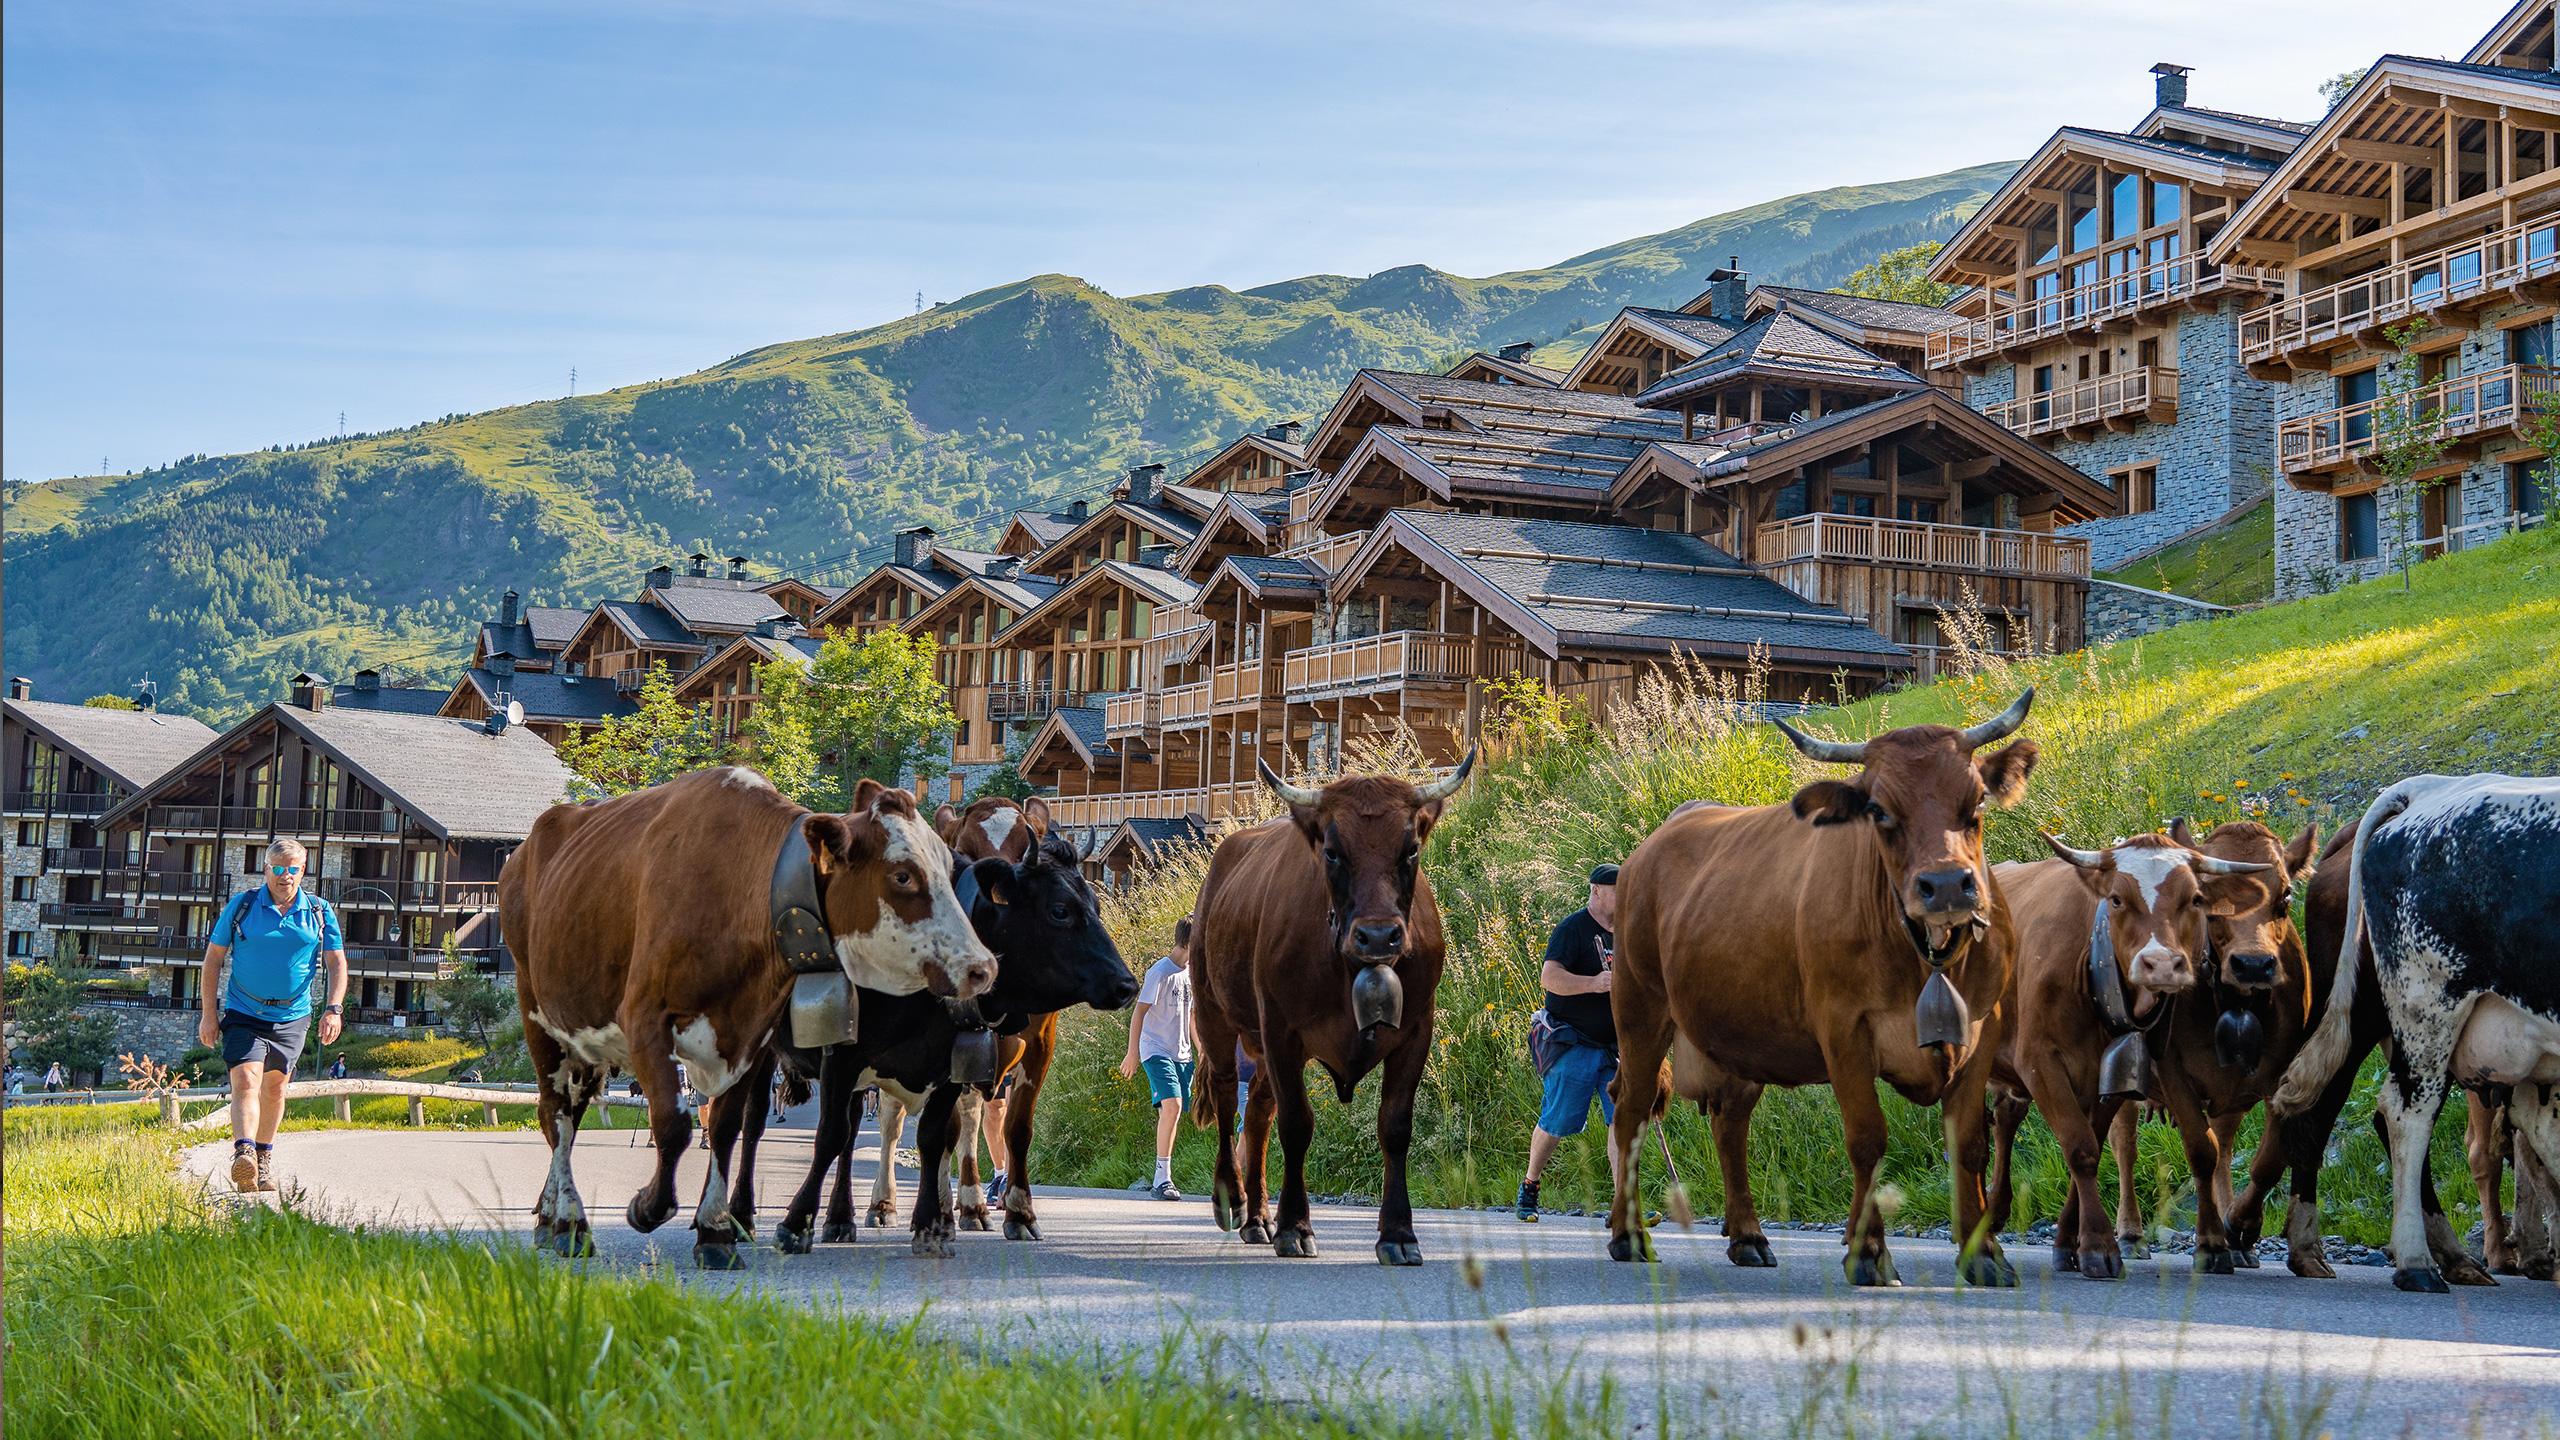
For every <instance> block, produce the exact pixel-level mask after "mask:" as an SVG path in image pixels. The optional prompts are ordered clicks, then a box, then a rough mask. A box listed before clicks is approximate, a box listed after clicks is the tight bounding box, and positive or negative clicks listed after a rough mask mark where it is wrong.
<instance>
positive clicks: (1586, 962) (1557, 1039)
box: [1512, 865, 1618, 1221]
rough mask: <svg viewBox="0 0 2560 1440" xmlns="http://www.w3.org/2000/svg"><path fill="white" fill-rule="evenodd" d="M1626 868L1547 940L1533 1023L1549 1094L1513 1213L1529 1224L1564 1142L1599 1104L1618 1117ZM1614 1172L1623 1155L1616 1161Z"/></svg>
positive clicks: (1603, 1117)
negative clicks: (1618, 974) (1616, 971)
mask: <svg viewBox="0 0 2560 1440" xmlns="http://www.w3.org/2000/svg"><path fill="white" fill-rule="evenodd" d="M1617 910H1618V867H1617V866H1615V865H1603V866H1600V867H1599V868H1598V869H1596V870H1593V871H1592V872H1591V894H1590V899H1589V901H1588V903H1586V904H1585V905H1584V906H1583V907H1582V908H1581V909H1579V910H1576V911H1574V912H1573V913H1572V914H1570V915H1567V916H1566V917H1564V919H1563V920H1562V921H1560V922H1558V923H1557V925H1556V928H1555V933H1554V934H1553V935H1551V936H1549V937H1548V939H1547V958H1546V963H1545V964H1543V965H1540V966H1539V967H1538V983H1539V984H1540V985H1542V986H1543V987H1545V989H1546V992H1547V1004H1546V1008H1545V1009H1544V1010H1542V1011H1540V1012H1539V1016H1540V1017H1543V1022H1542V1023H1541V1021H1540V1020H1539V1019H1537V1018H1536V1017H1533V1020H1532V1024H1531V1026H1530V1030H1531V1035H1532V1043H1533V1045H1534V1046H1535V1048H1536V1059H1537V1063H1538V1069H1539V1071H1540V1073H1541V1074H1542V1075H1543V1076H1544V1077H1545V1081H1546V1095H1545V1099H1544V1103H1542V1104H1541V1105H1540V1106H1539V1109H1538V1124H1537V1128H1536V1129H1534V1130H1531V1131H1530V1132H1529V1168H1528V1170H1527V1172H1526V1173H1524V1174H1523V1175H1522V1176H1521V1178H1520V1195H1519V1198H1518V1199H1517V1200H1515V1201H1513V1202H1512V1210H1513V1213H1514V1214H1516V1215H1517V1216H1519V1218H1520V1219H1522V1220H1527V1221H1535V1220H1536V1219H1537V1218H1538V1181H1539V1177H1541V1176H1542V1175H1544V1174H1545V1173H1546V1169H1547V1160H1548V1158H1549V1157H1550V1156H1552V1155H1554V1154H1555V1153H1556V1142H1558V1141H1559V1140H1561V1139H1563V1138H1564V1137H1565V1136H1567V1135H1579V1134H1581V1133H1582V1127H1583V1126H1584V1125H1585V1124H1587V1123H1589V1121H1590V1119H1591V1102H1592V1101H1593V1100H1595V1099H1596V1100H1598V1101H1599V1102H1600V1122H1601V1123H1602V1124H1604V1125H1605V1124H1608V1123H1609V1122H1610V1121H1611V1120H1613V1119H1615V1118H1616V1117H1617V1105H1616V1104H1615V1102H1613V1101H1612V1100H1611V1099H1610V1098H1609V1082H1610V1081H1611V1080H1612V1079H1614V1078H1616V1076H1617V1073H1618V1025H1617V1021H1616V1019H1615V1018H1614V1017H1613V1016H1612V1015H1611V1014H1610V1010H1609V981H1610V974H1611V969H1610V967H1611V965H1612V964H1613V963H1614V962H1615V961H1616V959H1617V930H1616V921H1617ZM1609 1164H1610V1168H1611V1170H1612V1172H1614V1171H1615V1170H1616V1168H1617V1156H1616V1153H1615V1152H1614V1151H1613V1152H1612V1153H1611V1155H1610V1157H1609Z"/></svg>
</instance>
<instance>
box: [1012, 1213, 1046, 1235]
mask: <svg viewBox="0 0 2560 1440" xmlns="http://www.w3.org/2000/svg"><path fill="white" fill-rule="evenodd" d="M1004 1238H1006V1239H1007V1240H1037V1239H1039V1238H1040V1227H1039V1226H1038V1225H1037V1224H1035V1223H1034V1222H1033V1221H1032V1219H1031V1217H1030V1216H1028V1215H1007V1216H1006V1217H1004Z"/></svg>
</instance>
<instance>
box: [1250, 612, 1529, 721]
mask: <svg viewBox="0 0 2560 1440" xmlns="http://www.w3.org/2000/svg"><path fill="white" fill-rule="evenodd" d="M1526 663H1527V652H1526V651H1525V650H1524V649H1523V648H1522V647H1521V646H1519V645H1518V644H1516V643H1513V642H1509V641H1502V640H1491V639H1484V638H1481V637H1478V636H1473V635H1448V634H1441V633H1439V632H1436V631H1429V630H1391V631H1389V632H1387V633H1386V634H1384V635H1368V636H1363V637H1361V638H1360V639H1357V640H1337V641H1335V642H1334V643H1332V644H1330V645H1317V646H1313V647H1311V648H1309V649H1305V650H1292V651H1290V652H1289V654H1288V655H1287V657H1286V658H1285V659H1283V660H1282V662H1281V694H1282V695H1283V696H1284V697H1285V698H1286V699H1287V700H1289V701H1290V702H1291V703H1293V704H1295V703H1299V702H1303V701H1309V700H1330V699H1334V698H1337V697H1340V696H1348V695H1363V694H1370V693H1374V692H1376V691H1381V690H1401V689H1404V688H1406V687H1408V686H1414V685H1431V684H1457V683H1463V682H1465V681H1468V680H1480V679H1490V678H1494V677H1497V676H1502V675H1507V674H1510V673H1511V672H1513V671H1515V670H1518V669H1519V668H1520V667H1521V666H1522V665H1524V664H1526Z"/></svg>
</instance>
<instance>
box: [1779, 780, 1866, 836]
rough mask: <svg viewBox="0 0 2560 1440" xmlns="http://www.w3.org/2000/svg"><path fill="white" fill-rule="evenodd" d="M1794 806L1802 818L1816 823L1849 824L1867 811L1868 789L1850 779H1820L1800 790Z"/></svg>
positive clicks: (1798, 816) (1797, 814) (1798, 815)
mask: <svg viewBox="0 0 2560 1440" xmlns="http://www.w3.org/2000/svg"><path fill="white" fill-rule="evenodd" d="M1791 808H1792V809H1794V811H1795V812H1796V818H1797V819H1799V820H1810V821H1812V822H1813V823H1814V824H1816V825H1840V824H1845V823H1847V822H1848V821H1851V820H1857V819H1861V818H1863V817H1864V816H1865V815H1866V813H1867V792H1866V791H1864V790H1861V789H1859V788H1858V787H1857V786H1855V785H1852V784H1850V783H1849V782H1848V781H1846V780H1816V781H1814V782H1813V783H1812V784H1810V785H1807V786H1806V787H1804V788H1803V789H1801V790H1799V791H1797V792H1796V798H1795V800H1794V802H1793V804H1792V806H1791Z"/></svg>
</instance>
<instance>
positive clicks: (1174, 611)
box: [1147, 600, 1209, 637]
mask: <svg viewBox="0 0 2560 1440" xmlns="http://www.w3.org/2000/svg"><path fill="white" fill-rule="evenodd" d="M1208 623H1209V617H1208V616H1206V615H1203V614H1201V613H1200V602H1199V601H1197V600H1190V601H1185V602H1184V603H1182V604H1180V605H1159V606H1157V607H1156V611H1155V616H1154V618H1153V619H1151V620H1150V621H1149V622H1148V629H1147V634H1148V635H1149V636H1150V637H1153V636H1157V635H1179V634H1181V633H1182V632H1183V631H1185V630H1196V629H1198V628H1200V627H1201V626H1203V625H1206V624H1208Z"/></svg>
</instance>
